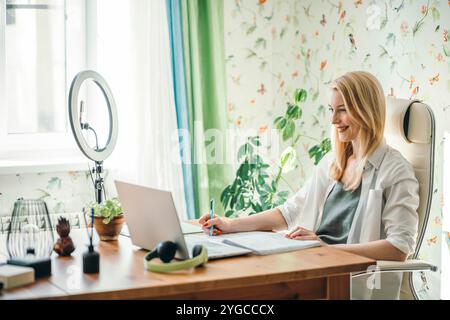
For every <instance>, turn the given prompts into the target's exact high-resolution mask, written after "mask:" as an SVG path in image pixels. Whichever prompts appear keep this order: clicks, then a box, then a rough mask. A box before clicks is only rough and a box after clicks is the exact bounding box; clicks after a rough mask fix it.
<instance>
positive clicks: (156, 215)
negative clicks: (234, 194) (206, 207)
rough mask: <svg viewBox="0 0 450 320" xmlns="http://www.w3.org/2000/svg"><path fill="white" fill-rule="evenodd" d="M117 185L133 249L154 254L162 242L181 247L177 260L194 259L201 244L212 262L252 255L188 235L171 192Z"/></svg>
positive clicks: (196, 234) (197, 234) (248, 251)
mask: <svg viewBox="0 0 450 320" xmlns="http://www.w3.org/2000/svg"><path fill="white" fill-rule="evenodd" d="M114 183H115V185H116V189H117V194H118V198H119V201H120V202H121V204H122V208H123V211H124V215H125V221H126V223H127V226H128V232H129V235H130V238H131V241H132V243H133V245H135V246H138V247H141V248H143V249H146V250H153V249H154V248H156V246H157V245H158V243H160V242H161V241H172V242H175V243H176V244H177V248H178V250H177V254H176V255H175V258H177V259H189V258H192V249H193V247H194V246H195V245H197V244H201V245H203V246H204V247H206V249H207V250H208V259H211V260H212V259H219V258H226V257H233V256H239V255H245V254H249V253H251V251H250V250H247V249H244V248H239V247H235V246H231V245H227V244H224V243H220V242H215V241H209V239H208V238H210V237H209V236H208V235H206V234H204V233H202V234H199V233H190V234H184V233H183V229H182V225H181V223H180V219H179V218H178V214H177V210H176V208H175V204H174V202H173V197H172V193H171V192H170V191H165V190H159V189H153V188H148V187H143V186H139V185H135V184H130V183H126V182H122V181H114ZM185 229H189V228H185ZM191 230H192V228H191ZM200 230H201V229H200Z"/></svg>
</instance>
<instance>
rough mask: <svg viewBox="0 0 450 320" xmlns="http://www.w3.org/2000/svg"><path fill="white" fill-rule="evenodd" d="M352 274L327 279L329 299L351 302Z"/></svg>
mask: <svg viewBox="0 0 450 320" xmlns="http://www.w3.org/2000/svg"><path fill="white" fill-rule="evenodd" d="M350 281H351V279H350V274H345V275H340V276H333V277H328V278H327V299H329V300H349V299H350Z"/></svg>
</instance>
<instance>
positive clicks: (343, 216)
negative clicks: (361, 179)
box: [316, 181, 361, 244]
mask: <svg viewBox="0 0 450 320" xmlns="http://www.w3.org/2000/svg"><path fill="white" fill-rule="evenodd" d="M360 194H361V185H359V187H358V189H356V190H355V191H353V192H352V191H345V190H344V185H343V184H342V183H341V182H339V181H338V182H336V184H335V185H334V187H333V190H331V192H330V194H329V195H328V198H327V200H326V201H325V205H324V208H323V214H322V221H321V223H320V226H319V228H318V229H317V231H316V234H317V235H318V236H319V238H320V239H321V240H322V241H324V242H326V243H328V244H338V243H347V237H348V233H349V231H350V226H351V225H352V221H353V216H354V215H355V211H356V207H357V206H358V202H359V198H360Z"/></svg>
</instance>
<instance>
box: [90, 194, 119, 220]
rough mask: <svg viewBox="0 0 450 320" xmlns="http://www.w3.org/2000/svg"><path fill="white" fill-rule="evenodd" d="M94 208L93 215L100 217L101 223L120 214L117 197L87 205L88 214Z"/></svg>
mask: <svg viewBox="0 0 450 320" xmlns="http://www.w3.org/2000/svg"><path fill="white" fill-rule="evenodd" d="M92 208H94V216H96V217H102V218H104V219H103V223H104V224H108V223H110V222H111V220H112V219H114V218H115V217H117V216H119V215H121V214H122V213H123V211H122V205H121V204H120V202H119V200H118V199H117V198H113V199H108V200H106V201H105V202H104V203H101V204H99V203H92V204H90V205H89V207H88V214H89V215H90V211H91V209H92Z"/></svg>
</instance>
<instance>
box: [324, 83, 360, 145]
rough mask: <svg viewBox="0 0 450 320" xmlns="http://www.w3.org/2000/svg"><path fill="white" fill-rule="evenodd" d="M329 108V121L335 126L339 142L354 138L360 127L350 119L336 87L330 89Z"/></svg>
mask: <svg viewBox="0 0 450 320" xmlns="http://www.w3.org/2000/svg"><path fill="white" fill-rule="evenodd" d="M329 108H330V114H331V123H332V124H333V125H334V127H335V128H336V131H337V133H338V137H339V140H340V141H341V142H350V141H354V140H356V139H357V137H358V135H359V130H360V127H359V126H358V125H356V124H355V123H354V122H353V121H352V119H351V117H350V114H349V113H348V110H347V107H346V106H345V104H344V99H343V98H342V95H341V94H340V93H339V92H338V91H337V90H336V89H331V99H330V104H329Z"/></svg>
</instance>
